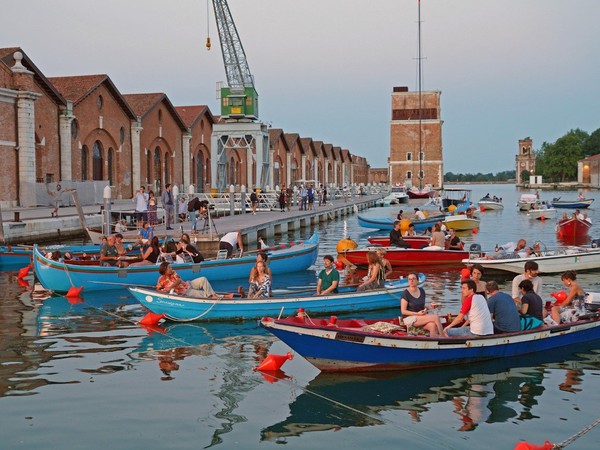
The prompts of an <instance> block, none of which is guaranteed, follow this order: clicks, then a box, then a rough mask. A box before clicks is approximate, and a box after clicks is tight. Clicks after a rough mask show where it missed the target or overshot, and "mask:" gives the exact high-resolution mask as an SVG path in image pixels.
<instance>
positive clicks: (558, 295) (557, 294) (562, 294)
mask: <svg viewBox="0 0 600 450" xmlns="http://www.w3.org/2000/svg"><path fill="white" fill-rule="evenodd" d="M550 297H554V298H555V299H556V303H554V305H555V306H556V305H560V304H561V303H562V302H564V301H565V300H566V299H567V293H566V292H565V291H558V292H551V293H550Z"/></svg>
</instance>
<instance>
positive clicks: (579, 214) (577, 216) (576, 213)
mask: <svg viewBox="0 0 600 450" xmlns="http://www.w3.org/2000/svg"><path fill="white" fill-rule="evenodd" d="M573 219H579V220H584V217H583V214H581V211H579V210H578V209H576V210H575V212H574V213H573Z"/></svg>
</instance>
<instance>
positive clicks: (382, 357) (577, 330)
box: [260, 313, 600, 372]
mask: <svg viewBox="0 0 600 450" xmlns="http://www.w3.org/2000/svg"><path fill="white" fill-rule="evenodd" d="M446 321H447V319H446V318H444V319H443V320H442V324H444V322H446ZM332 322H333V323H332ZM446 323H447V322H446ZM260 324H261V326H262V327H263V328H265V329H266V330H267V331H269V332H271V333H272V334H274V335H275V336H277V337H278V338H279V339H281V340H282V341H283V342H285V343H286V344H287V345H288V346H289V347H291V348H292V349H293V350H294V351H296V352H297V353H299V354H300V355H302V356H303V357H304V358H305V359H306V360H307V361H308V362H310V363H311V364H312V365H314V366H315V367H317V368H318V369H320V370H322V371H328V372H345V371H355V372H360V371H386V370H408V369H418V368H423V367H434V366H444V365H451V364H469V363H474V362H478V361H484V360H488V359H494V358H511V357H515V356H518V355H524V354H528V353H536V354H537V353H539V352H542V351H546V350H553V349H559V348H561V347H565V346H567V345H573V344H581V343H584V342H588V341H593V340H596V339H600V314H598V313H590V314H588V315H586V316H582V318H581V319H580V320H579V321H577V322H573V323H568V324H561V325H556V326H547V325H544V326H542V327H539V328H535V329H533V330H526V331H519V332H515V333H505V334H496V335H489V336H476V337H441V338H440V337H425V336H411V335H409V334H408V333H407V331H406V328H405V327H404V326H402V325H400V324H399V322H398V318H394V319H382V320H362V319H348V320H336V321H333V320H331V319H315V318H312V319H310V320H308V319H306V318H305V317H297V316H292V317H289V318H286V319H273V318H270V317H265V318H263V319H262V320H261V322H260ZM384 330H385V331H384Z"/></svg>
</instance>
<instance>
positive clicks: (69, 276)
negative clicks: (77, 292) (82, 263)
mask: <svg viewBox="0 0 600 450" xmlns="http://www.w3.org/2000/svg"><path fill="white" fill-rule="evenodd" d="M63 267H64V268H65V273H66V274H67V278H68V279H69V283H71V287H75V283H73V280H72V279H71V274H70V273H69V268H68V267H67V263H66V262H65V261H64V260H63Z"/></svg>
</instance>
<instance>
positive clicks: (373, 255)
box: [356, 251, 385, 291]
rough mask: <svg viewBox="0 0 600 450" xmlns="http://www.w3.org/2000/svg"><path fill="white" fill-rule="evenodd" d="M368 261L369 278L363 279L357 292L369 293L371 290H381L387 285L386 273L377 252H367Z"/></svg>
mask: <svg viewBox="0 0 600 450" xmlns="http://www.w3.org/2000/svg"><path fill="white" fill-rule="evenodd" d="M367 261H368V263H369V269H368V270H367V276H366V277H364V278H363V282H362V283H361V284H359V285H358V287H357V288H356V290H357V291H367V290H370V289H379V288H382V287H384V285H385V272H384V270H383V267H381V261H379V256H377V252H374V251H369V252H367Z"/></svg>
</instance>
